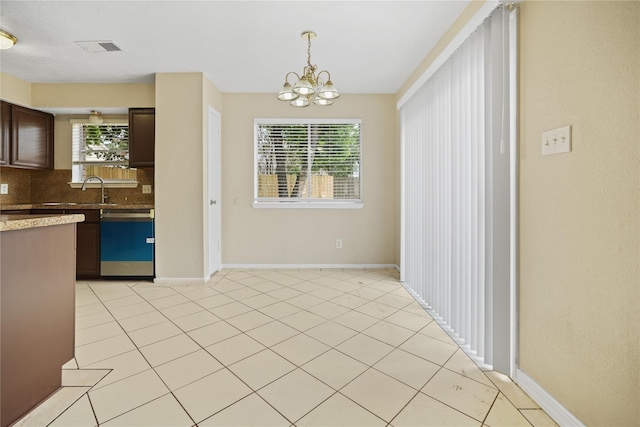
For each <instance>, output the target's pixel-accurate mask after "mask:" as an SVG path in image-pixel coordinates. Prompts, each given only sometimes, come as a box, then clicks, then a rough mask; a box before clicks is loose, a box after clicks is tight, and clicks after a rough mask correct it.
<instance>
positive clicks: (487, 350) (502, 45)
mask: <svg viewBox="0 0 640 427" xmlns="http://www.w3.org/2000/svg"><path fill="white" fill-rule="evenodd" d="M509 34H510V32H509V17H508V12H507V11H506V10H505V9H503V8H499V9H496V10H495V11H494V12H493V13H492V15H491V16H490V17H488V18H487V19H486V20H485V21H484V22H483V24H482V25H481V26H480V27H479V28H478V29H477V30H476V31H475V32H474V33H473V34H472V35H471V36H470V37H469V38H468V39H467V40H466V41H465V42H464V43H463V44H462V45H461V46H460V47H459V48H458V49H457V50H456V51H455V52H454V53H453V54H452V55H451V57H449V59H447V60H446V61H445V62H444V64H443V65H442V66H441V67H440V68H439V69H438V70H437V71H436V72H435V73H434V74H433V76H432V77H431V78H430V79H429V80H428V81H427V82H426V83H425V84H424V85H423V86H422V87H421V88H420V89H419V90H418V91H417V92H416V93H415V94H414V95H413V96H412V97H411V98H410V99H409V100H408V101H407V102H406V103H405V104H403V105H402V107H401V121H402V122H401V123H402V124H401V126H402V127H401V129H402V162H403V170H402V175H403V176H402V183H403V184H402V185H403V196H402V210H403V211H402V212H403V213H402V221H403V223H402V227H403V233H402V267H401V270H402V271H401V274H402V278H401V280H402V281H403V282H404V283H405V284H406V286H407V287H409V288H410V289H411V290H412V291H413V292H414V294H415V295H416V296H417V297H418V298H419V299H420V300H422V302H423V303H424V304H425V305H426V306H427V307H428V309H429V311H430V313H431V314H432V316H433V317H434V318H435V319H436V320H437V321H438V322H439V323H440V324H441V325H442V326H443V327H444V328H445V330H447V331H448V332H449V334H450V335H451V336H452V337H454V338H455V339H456V340H457V342H458V343H459V344H461V346H462V348H463V349H465V351H466V352H467V353H468V354H469V355H470V356H472V357H473V358H474V359H475V360H476V361H478V362H479V363H481V364H484V365H487V366H491V365H492V364H493V363H494V357H493V356H494V354H493V348H494V345H495V342H494V339H495V334H494V331H495V330H496V326H497V325H496V321H495V319H496V311H495V308H496V307H495V306H496V304H495V303H496V298H495V296H496V295H497V294H498V293H499V292H502V290H503V289H504V285H505V283H504V275H503V272H504V268H505V265H504V262H505V261H506V263H507V267H506V268H507V273H508V268H509V267H508V262H509V240H508V238H507V241H506V243H505V241H504V230H505V227H506V230H507V233H506V234H507V237H508V234H509V233H508V231H509V160H510V159H509V108H510V106H509V68H508V66H509ZM505 173H506V174H505ZM505 185H506V187H505ZM505 188H506V191H505ZM505 203H506V205H505ZM505 206H506V218H505V217H504V214H505ZM500 221H503V222H504V224H501V223H500ZM505 249H506V257H505ZM504 258H506V260H505V259H504ZM506 285H507V292H508V274H507V283H506ZM507 308H508V307H507ZM507 328H508V320H507Z"/></svg>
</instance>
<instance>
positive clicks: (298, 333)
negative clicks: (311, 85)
mask: <svg viewBox="0 0 640 427" xmlns="http://www.w3.org/2000/svg"><path fill="white" fill-rule="evenodd" d="M275 322H277V320H276V321H274V322H269V323H265V324H264V325H262V326H267V325H270V324H272V323H275ZM282 325H284V326H287V327H289V328H291V329H293V330H294V331H296V332H297V333H296V334H294V335H291V336H289V337H287V338H285V339H283V340H281V341H278V342H276V343H273V344H269V345H267V344H265V343H263V342H262V341H260V340H259V339H257V338H254V337H253V336H251V335H249V334H248V333H246V332H243V333H244V334H245V335H247V336H248V337H249V338H251V339H253V340H255V341H257V342H259V343H260V344H262V345H263V346H265V347H266V348H271V347H274V346H276V345H278V344H281V343H283V342H285V341H287V340H289V339H291V338H294V337H297V336H298V335H300V334H302V332H300V331H299V330H297V329H296V328H293V327H291V326H289V325H286V324H284V323H282ZM262 326H258V328H261V327H262ZM258 328H255V329H258ZM252 330H254V329H252ZM248 332H251V331H248Z"/></svg>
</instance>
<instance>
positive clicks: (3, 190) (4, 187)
mask: <svg viewBox="0 0 640 427" xmlns="http://www.w3.org/2000/svg"><path fill="white" fill-rule="evenodd" d="M0 194H9V184H0Z"/></svg>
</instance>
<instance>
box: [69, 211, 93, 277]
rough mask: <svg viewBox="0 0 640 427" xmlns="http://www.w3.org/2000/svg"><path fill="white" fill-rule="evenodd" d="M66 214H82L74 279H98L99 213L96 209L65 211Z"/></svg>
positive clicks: (79, 224) (77, 237) (77, 240)
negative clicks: (82, 219) (82, 220)
mask: <svg viewBox="0 0 640 427" xmlns="http://www.w3.org/2000/svg"><path fill="white" fill-rule="evenodd" d="M65 213H68V214H83V215H84V218H85V219H84V222H79V223H78V230H77V236H76V278H78V279H95V278H99V277H100V211H99V210H97V209H91V210H87V209H79V210H65Z"/></svg>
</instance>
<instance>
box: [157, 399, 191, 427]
mask: <svg viewBox="0 0 640 427" xmlns="http://www.w3.org/2000/svg"><path fill="white" fill-rule="evenodd" d="M170 394H171V396H173V398H174V399H175V400H176V402H178V405H180V407H181V408H182V410H183V411H184V412H185V414H187V416H188V417H189V418H190V419H191V422H192V423H193V424H192V426H195V427H197V426H198V423H197V422H196V420H195V419H194V418H193V416H192V415H191V414H190V413H189V411H187V408H185V407H184V405H183V404H182V402H180V400H179V399H178V397H177V396H176V395H175V394H174V393H173V391H170ZM165 396H166V395H165ZM158 399H159V398H158Z"/></svg>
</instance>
